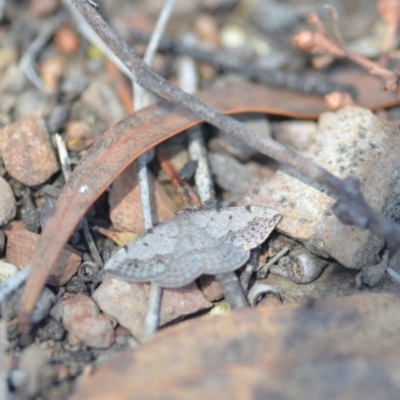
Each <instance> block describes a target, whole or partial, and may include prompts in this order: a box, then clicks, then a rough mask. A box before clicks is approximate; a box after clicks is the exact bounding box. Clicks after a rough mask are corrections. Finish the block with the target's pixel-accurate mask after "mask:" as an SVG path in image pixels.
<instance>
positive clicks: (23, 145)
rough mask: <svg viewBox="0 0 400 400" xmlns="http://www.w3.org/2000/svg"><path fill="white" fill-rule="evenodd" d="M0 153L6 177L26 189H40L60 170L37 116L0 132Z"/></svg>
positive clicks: (45, 130)
mask: <svg viewBox="0 0 400 400" xmlns="http://www.w3.org/2000/svg"><path fill="white" fill-rule="evenodd" d="M0 152H1V156H2V158H3V160H4V165H5V167H6V170H7V171H8V173H9V174H10V175H11V176H12V177H13V178H15V179H16V180H17V181H19V182H21V183H23V184H24V185H26V186H36V185H40V184H42V183H44V182H45V181H47V179H49V178H50V177H51V176H52V175H53V174H54V173H55V172H57V171H58V170H59V166H58V162H57V158H56V155H55V153H54V149H53V147H52V146H51V143H50V138H49V133H48V131H47V128H46V124H45V121H44V119H43V117H42V116H40V115H33V116H30V117H27V118H23V119H21V120H19V121H17V122H15V123H13V124H11V125H8V126H6V127H4V128H3V129H2V130H1V131H0Z"/></svg>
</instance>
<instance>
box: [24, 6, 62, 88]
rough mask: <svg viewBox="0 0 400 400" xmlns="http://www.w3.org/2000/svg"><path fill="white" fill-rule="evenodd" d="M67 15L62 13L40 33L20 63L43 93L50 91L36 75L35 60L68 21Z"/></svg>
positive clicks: (25, 72) (27, 75)
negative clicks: (55, 33)
mask: <svg viewBox="0 0 400 400" xmlns="http://www.w3.org/2000/svg"><path fill="white" fill-rule="evenodd" d="M66 17H67V14H66V13H65V12H60V13H59V14H58V15H57V16H56V18H54V19H53V20H52V21H51V22H50V23H49V24H48V25H47V26H46V27H45V28H44V29H43V30H42V32H40V33H39V34H38V35H37V37H36V39H35V40H34V41H33V42H32V43H31V44H30V46H29V47H28V49H27V50H26V51H25V53H24V55H23V56H22V58H21V60H20V62H19V69H20V70H21V71H22V72H23V73H24V74H25V75H26V77H27V78H28V79H29V80H30V81H31V82H32V83H33V84H34V85H35V86H36V87H37V88H38V89H39V90H41V91H42V92H44V93H47V92H48V91H49V90H48V89H47V88H46V85H45V84H44V83H43V81H42V79H41V78H40V77H39V75H38V74H37V73H36V70H35V67H34V65H35V60H36V58H37V57H38V55H39V53H40V52H41V51H42V49H43V47H44V46H45V45H46V44H47V42H48V41H49V40H50V39H51V37H52V36H53V35H54V32H55V31H56V30H57V29H58V28H59V27H60V25H61V24H62V23H63V22H64V21H65V20H66Z"/></svg>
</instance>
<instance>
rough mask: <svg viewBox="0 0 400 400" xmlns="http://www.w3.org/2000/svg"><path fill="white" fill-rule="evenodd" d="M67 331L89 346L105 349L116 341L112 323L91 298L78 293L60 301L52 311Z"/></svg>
mask: <svg viewBox="0 0 400 400" xmlns="http://www.w3.org/2000/svg"><path fill="white" fill-rule="evenodd" d="M52 315H57V317H58V318H60V319H61V322H62V324H63V326H64V328H65V330H66V331H68V333H69V334H70V335H72V336H73V337H74V338H75V339H78V340H79V341H80V342H82V343H84V344H85V345H87V346H90V347H95V348H100V349H105V348H108V347H109V346H110V345H111V344H112V343H113V342H114V339H115V335H114V329H113V326H112V324H111V321H110V320H109V319H108V318H106V317H105V316H104V315H102V314H101V313H100V310H99V309H98V307H97V305H96V304H95V302H94V301H93V300H91V299H90V297H88V296H86V295H84V294H82V293H78V294H76V295H74V296H72V297H69V298H67V299H65V300H61V301H59V302H58V303H57V304H56V305H55V306H54V308H53V310H52Z"/></svg>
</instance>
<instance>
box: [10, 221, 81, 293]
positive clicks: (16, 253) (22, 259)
mask: <svg viewBox="0 0 400 400" xmlns="http://www.w3.org/2000/svg"><path fill="white" fill-rule="evenodd" d="M2 229H3V231H4V233H5V234H6V237H7V246H6V261H7V262H8V263H10V264H14V265H15V266H16V267H17V268H19V269H22V268H25V267H26V266H27V265H28V264H29V262H30V261H31V259H32V256H33V253H34V250H35V248H36V245H37V242H38V241H39V237H40V235H38V234H36V233H33V232H30V231H28V230H26V229H25V227H24V225H23V223H22V222H21V221H14V222H11V223H10V224H8V225H6V226H4V227H3V228H2ZM80 263H81V257H79V256H78V255H76V254H74V253H71V252H70V251H68V250H63V251H62V253H61V254H60V257H59V258H58V262H57V264H56V265H55V267H54V268H53V270H52V272H51V273H50V276H49V277H48V279H47V281H46V283H47V284H49V285H52V286H62V285H65V284H66V283H67V282H68V281H69V280H70V279H71V277H72V275H74V274H75V273H76V271H77V270H78V267H79V265H80Z"/></svg>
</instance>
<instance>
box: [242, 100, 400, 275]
mask: <svg viewBox="0 0 400 400" xmlns="http://www.w3.org/2000/svg"><path fill="white" fill-rule="evenodd" d="M399 149H400V132H399V129H398V127H396V126H395V125H392V124H390V123H389V122H387V121H384V120H382V119H380V118H378V117H377V116H375V115H374V114H373V113H372V112H371V111H368V110H366V109H363V108H359V107H346V108H343V109H341V110H339V111H338V112H335V113H333V112H328V113H324V114H322V115H321V117H320V120H319V132H318V134H317V135H316V139H315V142H314V144H313V145H312V146H311V147H310V148H309V150H307V151H305V152H303V153H302V154H303V155H304V156H306V157H309V158H311V159H312V160H313V161H314V162H315V163H317V164H319V165H321V166H322V167H324V168H326V169H327V170H328V171H329V172H331V173H333V174H334V175H336V176H337V177H339V178H346V177H348V176H350V175H354V176H356V177H358V178H359V179H360V183H361V189H362V192H363V195H364V197H365V200H366V201H367V203H368V204H369V205H370V206H371V207H373V208H374V209H375V210H377V211H379V212H383V213H384V214H385V215H387V216H389V217H395V218H398V217H400V207H399V206H398V196H399V193H400V158H399V157H398V152H399ZM282 169H283V168H282ZM334 202H335V200H334V199H333V198H332V197H330V196H329V195H328V194H326V193H324V192H323V191H321V190H318V185H316V184H313V183H310V182H309V181H308V180H307V179H305V178H303V177H300V176H296V174H295V172H292V171H290V172H289V173H285V172H283V171H282V170H281V171H277V172H276V173H275V174H274V175H273V176H272V177H270V178H267V179H265V180H263V181H262V182H261V183H260V184H257V185H256V186H254V187H253V188H252V189H251V190H250V191H249V192H248V193H247V195H245V196H244V198H243V200H242V202H241V203H242V204H251V205H263V206H268V207H271V208H273V209H274V210H276V211H277V212H279V213H281V214H282V220H281V221H280V223H279V225H278V230H280V231H281V232H283V233H285V234H286V235H288V236H291V237H293V238H295V239H297V240H300V241H302V242H303V243H304V244H305V245H306V247H308V249H309V250H311V251H312V252H314V253H316V254H319V255H322V256H331V257H333V258H335V259H336V260H337V261H339V262H340V263H341V264H343V265H344V266H346V267H349V268H361V267H363V266H365V265H368V264H374V263H375V262H376V261H377V260H376V256H377V254H378V252H379V251H380V249H381V248H382V246H383V241H382V240H380V239H379V238H377V237H376V236H374V235H372V234H371V233H370V232H369V231H361V230H360V229H358V228H355V227H351V226H346V225H343V224H342V223H341V222H340V221H339V220H338V219H337V218H336V216H335V215H333V213H332V211H331V208H332V205H333V204H334Z"/></svg>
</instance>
